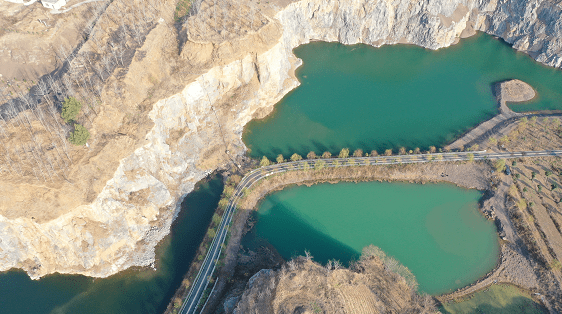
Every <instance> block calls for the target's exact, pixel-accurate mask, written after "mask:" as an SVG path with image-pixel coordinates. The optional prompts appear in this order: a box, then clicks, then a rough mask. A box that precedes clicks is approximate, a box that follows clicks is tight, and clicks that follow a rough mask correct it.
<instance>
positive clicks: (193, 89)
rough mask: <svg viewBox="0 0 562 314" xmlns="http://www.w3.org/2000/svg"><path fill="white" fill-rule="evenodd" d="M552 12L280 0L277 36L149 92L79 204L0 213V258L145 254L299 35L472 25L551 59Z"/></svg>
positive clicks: (560, 39)
mask: <svg viewBox="0 0 562 314" xmlns="http://www.w3.org/2000/svg"><path fill="white" fill-rule="evenodd" d="M561 12H562V7H561V6H560V4H554V3H553V2H550V1H517V0H514V1H504V2H501V1H495V0H492V1H484V0H483V1H468V0H467V1H450V0H436V1H431V0H426V1H406V0H397V1H388V0H380V1H366V0H363V1H361V0H340V1H322V0H303V1H298V2H294V3H291V4H289V5H287V6H286V7H285V8H284V9H281V10H279V11H278V12H277V13H276V15H275V18H274V20H275V21H272V22H271V23H273V24H270V27H276V28H278V31H280V32H281V36H280V38H279V41H278V42H277V43H276V44H274V45H272V47H271V48H269V49H268V50H267V51H265V52H263V53H261V54H259V55H257V54H252V53H248V54H247V55H245V56H244V57H243V58H241V59H239V60H235V61H233V62H231V63H229V64H226V65H221V66H216V67H213V68H211V69H210V70H209V71H207V72H206V73H204V74H202V75H201V76H199V77H197V79H196V80H195V81H193V82H192V83H190V84H188V85H187V86H185V88H184V89H183V90H182V91H181V92H180V93H178V94H175V95H172V96H170V97H168V98H165V99H162V100H159V101H158V102H156V103H155V104H154V106H153V108H152V110H151V111H150V113H149V117H150V119H151V120H152V121H153V122H154V126H153V128H152V129H151V130H150V131H149V133H148V134H147V135H146V136H145V144H143V145H142V146H141V147H140V148H138V149H136V150H135V151H134V153H132V154H130V155H129V156H128V157H126V158H124V159H122V160H121V161H120V164H119V166H118V168H117V170H116V171H115V173H114V175H113V178H112V179H110V180H109V181H108V182H107V183H106V185H105V187H104V188H103V190H102V192H101V193H99V195H97V197H96V198H95V200H94V201H93V202H92V203H91V204H87V205H82V206H79V207H77V208H75V209H74V210H72V211H70V212H68V213H67V214H65V215H63V216H60V217H58V218H56V219H53V220H51V221H48V222H45V223H34V222H31V221H27V220H24V219H22V218H17V219H8V218H6V217H3V216H0V270H6V269H10V268H13V267H16V268H23V269H24V270H26V271H27V272H28V273H29V274H30V276H31V277H32V278H39V277H41V276H43V275H46V274H49V273H53V272H60V273H79V274H84V275H88V276H94V277H106V276H109V275H111V274H115V273H117V272H118V271H121V270H124V269H126V268H128V267H131V266H147V265H150V264H151V263H153V262H154V258H155V256H154V248H155V246H156V245H157V243H158V242H159V241H160V240H161V239H162V238H163V237H164V236H165V235H166V234H168V233H169V228H170V225H171V223H172V220H173V217H174V214H175V212H176V211H177V210H178V204H179V203H180V200H181V198H182V197H183V196H184V195H185V194H186V193H189V192H190V191H192V190H193V187H194V185H195V183H196V182H197V181H199V180H200V179H202V178H203V177H205V176H206V175H207V174H208V173H210V172H211V171H212V170H213V169H216V168H217V167H219V166H221V165H224V164H226V163H228V162H230V160H231V159H233V160H234V159H236V158H237V157H239V156H241V155H242V154H243V153H244V152H245V146H244V144H243V142H242V140H241V135H242V130H243V127H244V125H245V124H246V123H248V122H249V121H250V120H251V119H252V118H253V117H255V116H263V115H264V114H266V113H268V112H270V111H271V110H272V108H273V106H274V104H275V103H277V102H278V101H279V100H280V99H281V98H282V97H283V96H284V95H285V94H286V93H288V92H289V91H290V90H291V89H293V88H295V87H296V86H298V81H297V80H296V79H295V78H294V76H293V75H292V74H291V73H292V71H293V70H294V68H295V67H296V66H298V65H299V62H300V60H297V59H296V57H295V56H294V55H293V54H292V49H293V48H295V47H297V46H299V45H301V44H305V43H308V42H310V41H311V40H323V41H339V42H342V43H344V44H355V43H365V44H370V45H374V46H380V45H383V44H396V43H409V44H415V45H419V46H423V47H427V48H430V49H438V48H442V47H447V46H450V45H451V44H453V43H455V42H456V41H458V39H459V38H460V37H462V36H469V35H471V34H473V32H474V29H476V30H481V31H485V32H488V33H490V34H493V35H496V36H499V37H502V38H504V39H505V40H506V41H507V42H509V43H513V44H514V48H516V49H518V50H521V51H524V52H527V53H529V54H530V55H531V56H533V57H534V58H535V59H536V60H538V61H540V62H542V63H544V64H547V65H550V66H554V67H560V66H561V65H562V17H561ZM198 44H199V43H198ZM195 46H197V45H195ZM185 47H189V48H190V49H193V47H194V46H193V45H190V42H188V44H186V46H185ZM201 47H202V48H201V49H203V47H204V44H203V45H201ZM186 49H188V48H184V50H186ZM225 143H226V146H227V149H228V156H227V155H226V154H225V153H224V151H225V149H226V148H225ZM37 201H40V199H38V200H37ZM46 210H48V209H46Z"/></svg>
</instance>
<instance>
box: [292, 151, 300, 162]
mask: <svg viewBox="0 0 562 314" xmlns="http://www.w3.org/2000/svg"><path fill="white" fill-rule="evenodd" d="M299 160H302V157H301V155H299V154H297V153H295V154H293V155H292V156H291V161H299Z"/></svg>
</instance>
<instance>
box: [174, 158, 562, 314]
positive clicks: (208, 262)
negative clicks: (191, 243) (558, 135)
mask: <svg viewBox="0 0 562 314" xmlns="http://www.w3.org/2000/svg"><path fill="white" fill-rule="evenodd" d="M546 156H562V150H549V151H527V152H508V153H496V152H486V151H478V152H456V153H435V154H421V155H399V156H379V157H350V158H330V159H314V160H301V161H294V162H287V163H281V164H276V165H271V166H267V167H262V168H259V169H255V170H253V171H251V172H249V173H248V174H247V175H246V176H245V177H244V178H242V180H241V181H240V183H239V184H238V186H237V187H236V189H235V190H234V194H233V195H232V197H231V198H230V201H229V203H228V206H227V208H226V210H225V213H224V215H223V218H222V220H221V223H220V225H219V227H218V231H217V233H216V236H215V238H214V239H213V242H212V243H211V247H210V249H209V252H208V253H207V256H206V257H205V260H204V261H203V265H202V266H201V269H200V270H199V273H198V274H197V277H196V278H195V281H194V282H193V284H192V285H191V289H190V291H189V293H188V295H187V298H186V300H185V302H184V303H183V305H182V307H181V310H180V314H194V313H195V311H196V310H197V305H198V303H199V300H200V299H201V296H202V295H203V292H204V291H205V289H206V288H207V285H208V284H209V278H210V277H211V275H212V274H213V272H214V271H215V267H216V262H217V261H218V258H219V256H220V254H221V251H222V244H223V243H224V240H225V238H226V234H227V232H228V226H229V225H230V222H231V221H232V216H233V214H234V211H235V210H236V207H237V205H238V201H239V200H240V198H241V197H242V196H243V193H244V191H245V190H246V189H249V188H250V187H251V186H252V185H253V184H255V183H256V182H258V181H259V180H261V179H263V178H266V177H268V176H271V175H274V174H278V173H282V172H286V171H291V170H303V169H305V168H307V167H308V168H309V169H314V168H315V167H320V165H319V164H321V163H322V162H323V163H324V165H323V166H321V167H350V166H367V165H390V164H406V163H423V162H432V161H433V162H440V161H465V160H470V159H474V160H483V159H501V158H504V159H508V158H521V157H546Z"/></svg>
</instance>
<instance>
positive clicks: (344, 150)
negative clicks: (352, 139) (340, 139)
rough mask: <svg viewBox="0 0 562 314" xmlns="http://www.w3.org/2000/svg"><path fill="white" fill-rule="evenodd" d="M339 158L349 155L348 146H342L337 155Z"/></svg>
mask: <svg viewBox="0 0 562 314" xmlns="http://www.w3.org/2000/svg"><path fill="white" fill-rule="evenodd" d="M338 157H339V158H347V157H349V148H342V149H341V151H340V154H339V155H338Z"/></svg>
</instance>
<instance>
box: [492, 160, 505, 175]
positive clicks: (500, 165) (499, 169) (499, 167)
mask: <svg viewBox="0 0 562 314" xmlns="http://www.w3.org/2000/svg"><path fill="white" fill-rule="evenodd" d="M494 167H495V168H496V171H497V172H503V171H505V159H498V160H496V162H494Z"/></svg>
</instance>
